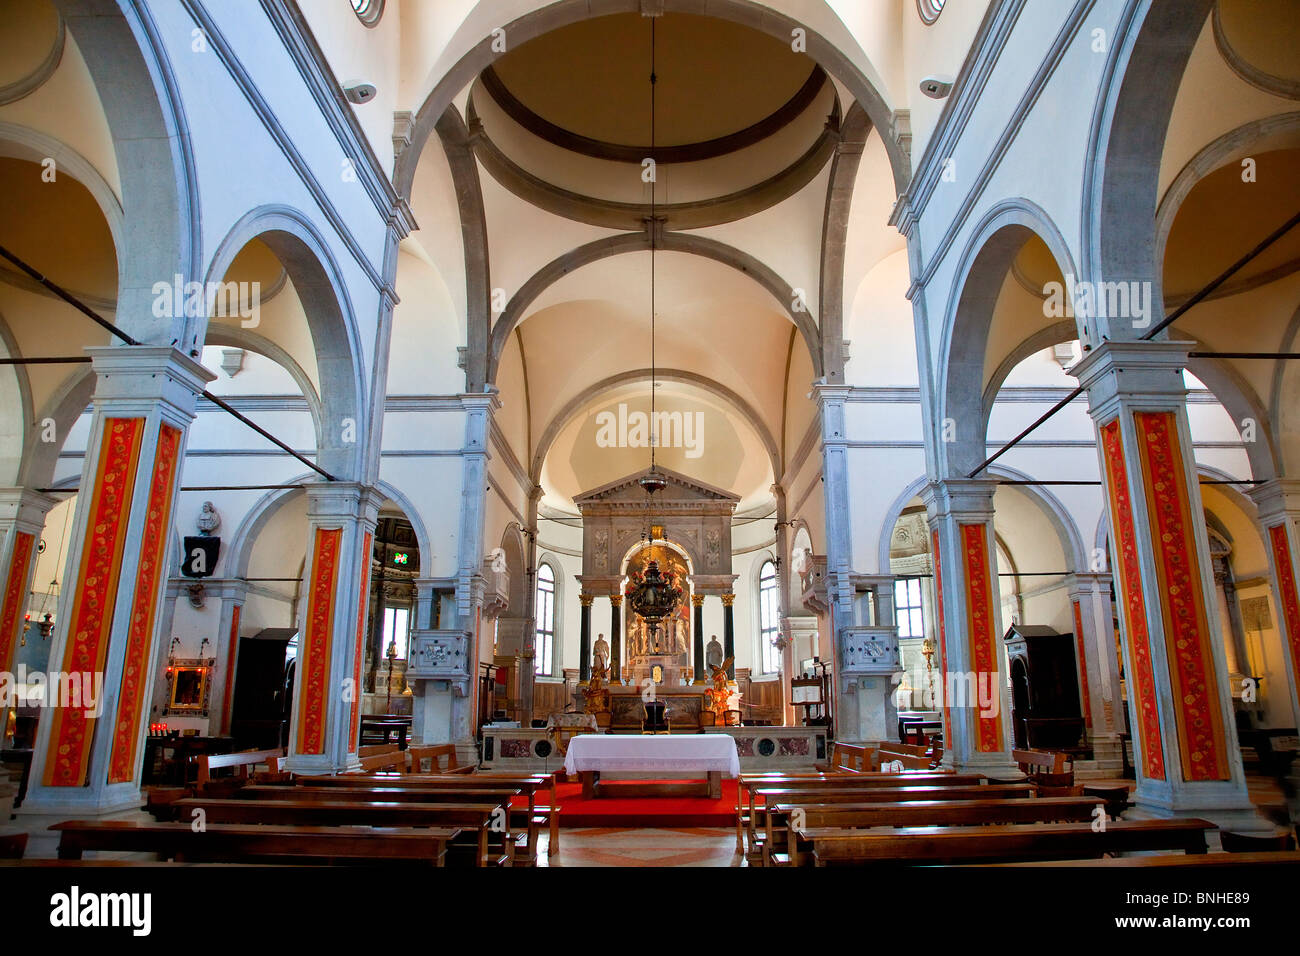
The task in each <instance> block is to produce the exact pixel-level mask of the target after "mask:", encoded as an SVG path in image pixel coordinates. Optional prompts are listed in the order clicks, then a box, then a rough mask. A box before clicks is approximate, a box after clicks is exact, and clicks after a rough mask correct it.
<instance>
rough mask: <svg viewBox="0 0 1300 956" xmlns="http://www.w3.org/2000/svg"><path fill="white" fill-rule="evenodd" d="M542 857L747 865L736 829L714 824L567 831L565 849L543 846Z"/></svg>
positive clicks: (560, 862)
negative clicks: (548, 850)
mask: <svg viewBox="0 0 1300 956" xmlns="http://www.w3.org/2000/svg"><path fill="white" fill-rule="evenodd" d="M545 839H546V838H545V837H543V845H544V844H545ZM538 862H539V864H540V865H542V866H744V865H745V860H744V857H742V856H741V855H740V854H739V853H737V852H736V831H735V830H734V829H730V828H727V829H721V828H712V827H710V828H705V827H699V828H691V827H683V828H680V829H679V828H671V829H669V828H662V829H661V828H651V827H647V828H644V829H636V830H627V829H621V828H617V829H616V828H612V827H589V828H582V829H575V830H562V831H560V852H559V853H558V854H556V855H555V856H553V857H549V858H548V857H547V855H546V851H545V850H544V849H543V851H542V853H541V856H540V858H539V861H538Z"/></svg>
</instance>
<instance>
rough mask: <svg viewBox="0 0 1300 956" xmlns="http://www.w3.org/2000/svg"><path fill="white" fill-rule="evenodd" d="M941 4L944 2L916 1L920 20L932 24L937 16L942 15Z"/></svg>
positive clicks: (942, 0) (936, 0)
mask: <svg viewBox="0 0 1300 956" xmlns="http://www.w3.org/2000/svg"><path fill="white" fill-rule="evenodd" d="M943 2H944V0H916V9H917V12H918V13H920V14H921V19H922V20H924V21H925V22H926V23H934V21H935V20H938V19H939V14H941V13H943Z"/></svg>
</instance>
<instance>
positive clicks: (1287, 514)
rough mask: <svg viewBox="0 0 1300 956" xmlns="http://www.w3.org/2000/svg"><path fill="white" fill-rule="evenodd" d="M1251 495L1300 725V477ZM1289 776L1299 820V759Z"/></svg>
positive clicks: (1278, 481) (1293, 710)
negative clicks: (1262, 542) (1265, 555)
mask: <svg viewBox="0 0 1300 956" xmlns="http://www.w3.org/2000/svg"><path fill="white" fill-rule="evenodd" d="M1250 496H1251V498H1253V499H1254V501H1255V505H1256V506H1257V507H1258V508H1259V524H1260V527H1261V528H1263V530H1264V548H1265V550H1267V551H1268V570H1269V576H1270V578H1271V581H1270V583H1271V585H1272V590H1273V603H1274V605H1275V606H1276V608H1277V612H1278V631H1279V633H1280V634H1281V636H1282V648H1283V655H1284V663H1285V665H1286V668H1285V669H1286V681H1287V689H1288V691H1289V693H1290V695H1291V713H1292V715H1293V719H1294V720H1295V722H1296V725H1297V726H1300V480H1297V479H1294V478H1286V479H1274V480H1272V481H1269V482H1266V483H1264V484H1262V485H1257V486H1256V487H1255V489H1254V490H1253V491H1252V492H1251V493H1250ZM1289 778H1290V781H1291V796H1290V798H1289V806H1290V811H1291V822H1292V823H1295V822H1297V821H1300V766H1296V764H1295V762H1293V763H1292V765H1291V770H1290V773H1289Z"/></svg>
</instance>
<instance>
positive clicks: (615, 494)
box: [573, 467, 740, 511]
mask: <svg viewBox="0 0 1300 956" xmlns="http://www.w3.org/2000/svg"><path fill="white" fill-rule="evenodd" d="M656 471H657V472H658V474H659V475H660V476H661V477H662V478H663V480H664V481H665V482H667V484H666V486H665V487H664V489H663V490H662V491H658V492H656V493H655V494H654V496H653V498H651V497H650V496H649V495H647V494H646V492H645V489H644V488H642V487H641V485H640V484H639V482H640V479H641V478H642V477H644V476H645V475H648V474H649V473H650V469H649V468H646V469H644V470H642V471H637V472H633V473H632V474H630V475H626V476H624V477H622V478H619V479H617V480H616V481H611V482H610V483H609V484H607V485H601V486H600V487H599V488H595V489H593V490H591V491H587V492H584V493H583V494H580V495H578V496H577V497H576V498H574V499H573V500H574V503H575V504H576V505H577V506H578V510H579V511H581V510H582V509H583V506H584V505H595V504H606V503H613V502H644V501H674V502H682V501H713V502H720V503H721V502H727V503H730V504H733V505H734V504H735V503H737V502H739V501H740V496H739V495H733V494H732V493H731V492H729V491H724V490H722V489H721V488H717V487H714V486H713V485H710V484H708V483H707V482H703V481H699V480H697V479H695V478H689V477H687V476H686V475H683V474H681V473H679V472H676V471H672V470H670V469H668V468H663V467H659V468H657V469H656Z"/></svg>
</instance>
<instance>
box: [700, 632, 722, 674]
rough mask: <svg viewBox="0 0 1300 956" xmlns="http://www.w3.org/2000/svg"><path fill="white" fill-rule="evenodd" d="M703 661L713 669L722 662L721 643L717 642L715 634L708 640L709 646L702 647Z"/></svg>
mask: <svg viewBox="0 0 1300 956" xmlns="http://www.w3.org/2000/svg"><path fill="white" fill-rule="evenodd" d="M704 663H705V664H707V665H709V667H711V668H713V669H715V670H716V669H717V667H718V666H719V665H720V664H721V663H722V645H721V644H719V643H718V635H716V634H714V635H713V639H712V640H710V641H709V646H708V647H706V648H705V649H704Z"/></svg>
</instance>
